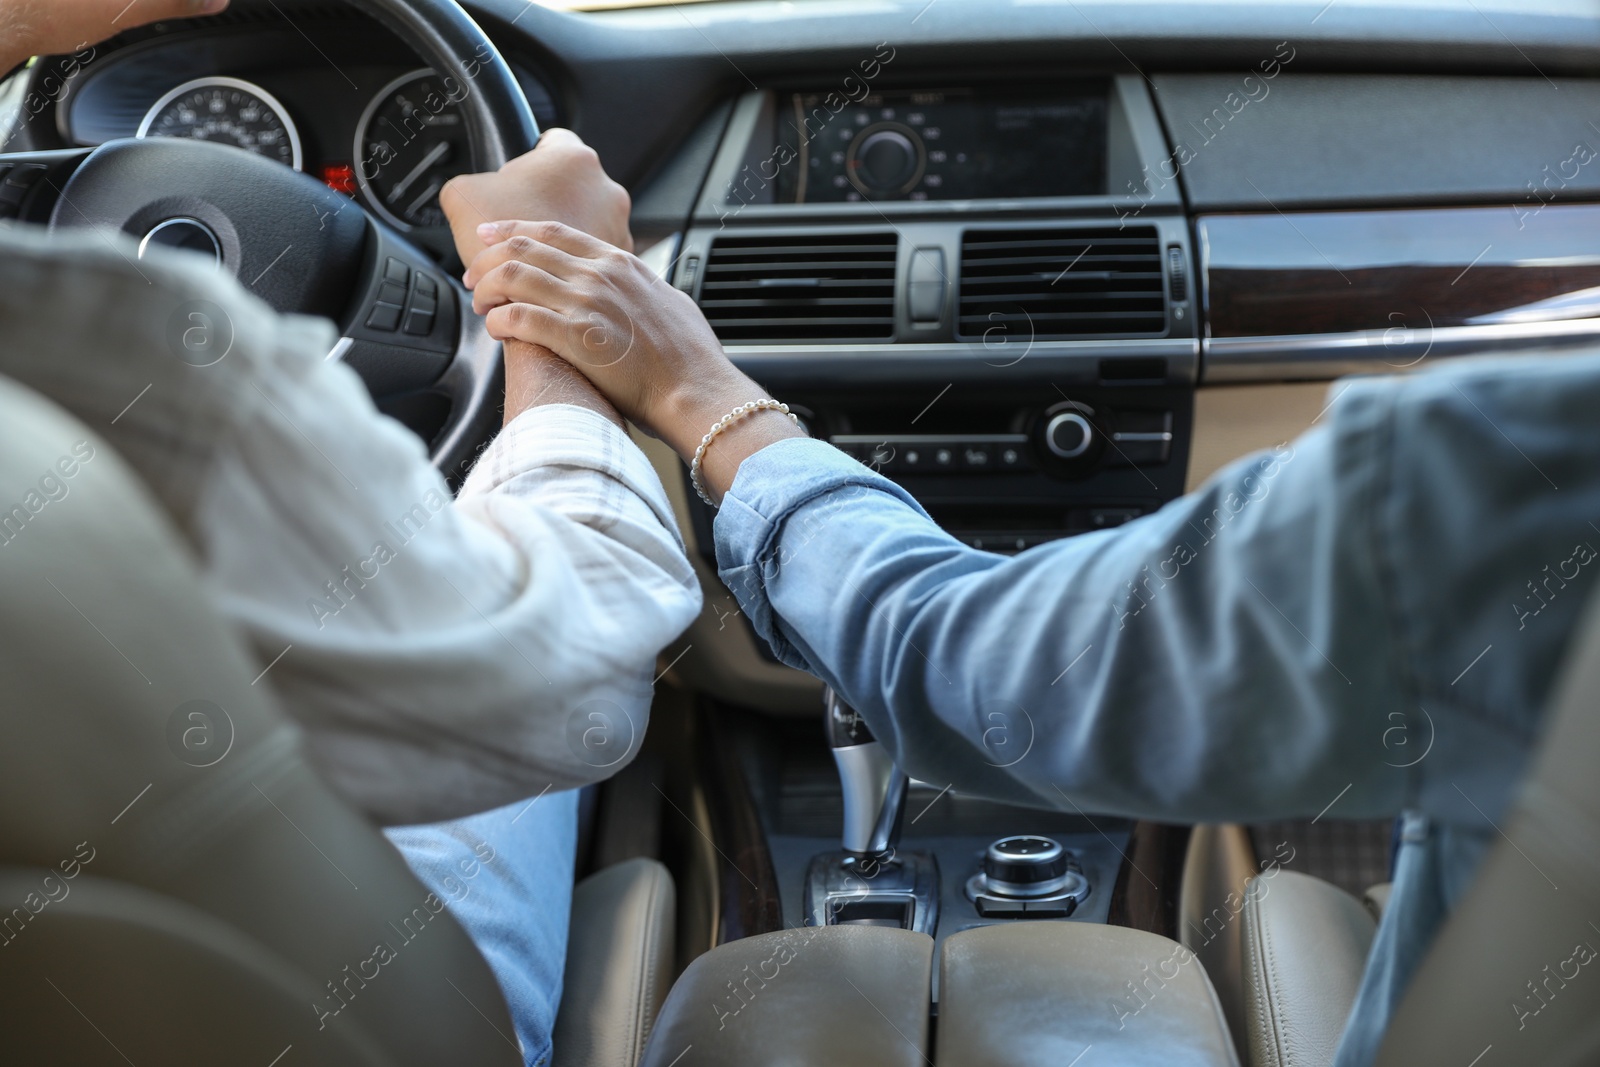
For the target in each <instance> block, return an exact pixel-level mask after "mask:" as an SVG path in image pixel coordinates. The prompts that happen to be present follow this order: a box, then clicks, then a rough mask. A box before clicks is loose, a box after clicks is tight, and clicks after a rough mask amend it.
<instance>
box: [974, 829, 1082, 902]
mask: <svg viewBox="0 0 1600 1067" xmlns="http://www.w3.org/2000/svg"><path fill="white" fill-rule="evenodd" d="M983 876H984V884H985V887H986V888H987V889H988V891H989V892H991V893H1000V894H1003V895H1005V896H1010V897H1048V896H1053V895H1054V894H1057V893H1060V892H1062V891H1063V890H1065V889H1066V888H1067V887H1068V886H1069V885H1070V884H1073V883H1076V882H1080V881H1081V880H1082V875H1079V874H1077V873H1075V872H1074V871H1072V870H1071V869H1070V868H1069V867H1068V864H1067V852H1066V850H1065V849H1063V848H1062V847H1061V845H1060V844H1059V843H1058V842H1055V841H1052V840H1051V839H1050V838H1048V837H1033V836H1031V835H1023V836H1020V837H1002V838H1001V839H1000V840H998V841H996V842H995V843H994V844H992V845H990V846H989V848H988V851H986V852H985V853H984V855H983Z"/></svg>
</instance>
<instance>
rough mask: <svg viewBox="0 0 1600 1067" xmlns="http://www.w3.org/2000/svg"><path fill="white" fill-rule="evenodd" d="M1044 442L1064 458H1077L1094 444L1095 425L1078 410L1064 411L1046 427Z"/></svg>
mask: <svg viewBox="0 0 1600 1067" xmlns="http://www.w3.org/2000/svg"><path fill="white" fill-rule="evenodd" d="M1044 443H1045V447H1046V448H1048V449H1049V450H1050V451H1051V452H1053V453H1055V454H1056V455H1057V456H1059V457H1061V458H1062V459H1077V458H1078V457H1079V456H1082V455H1083V454H1084V453H1086V452H1088V451H1089V447H1090V446H1091V445H1093V444H1094V426H1093V425H1091V424H1090V422H1089V420H1088V419H1086V418H1084V417H1083V415H1081V414H1079V413H1078V412H1076V411H1063V412H1062V413H1061V414H1059V415H1057V416H1055V417H1054V418H1052V419H1051V420H1050V423H1049V425H1047V426H1046V427H1045V431H1044Z"/></svg>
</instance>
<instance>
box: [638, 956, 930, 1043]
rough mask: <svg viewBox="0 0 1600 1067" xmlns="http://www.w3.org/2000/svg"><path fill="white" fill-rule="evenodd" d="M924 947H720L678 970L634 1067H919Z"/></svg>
mask: <svg viewBox="0 0 1600 1067" xmlns="http://www.w3.org/2000/svg"><path fill="white" fill-rule="evenodd" d="M932 976H933V939H932V938H930V937H928V936H927V935H926V934H917V933H912V932H910V931H907V930H895V929H891V928H888V927H871V926H823V927H802V928H800V929H797V930H781V931H779V932H777V933H771V934H760V935H757V936H755V937H747V938H744V939H743V940H740V941H730V942H728V943H727V944H724V945H719V946H718V947H717V948H714V949H712V950H711V951H710V952H707V953H705V954H704V955H702V956H700V957H699V958H697V959H696V960H695V961H694V962H693V963H691V964H689V966H688V968H687V969H686V970H685V971H684V972H683V975H682V977H680V978H679V979H678V982H677V984H676V985H674V986H673V987H672V992H671V993H670V994H669V995H668V996H667V1002H666V1003H665V1004H663V1005H662V1007H661V1014H660V1016H659V1017H658V1018H657V1020H656V1027H655V1032H654V1033H653V1034H652V1035H651V1036H650V1043H649V1045H648V1046H647V1047H646V1048H645V1052H644V1059H643V1061H642V1063H641V1067H671V1065H672V1064H675V1063H677V1062H678V1060H679V1059H680V1058H681V1057H683V1055H684V1053H686V1052H687V1051H688V1050H689V1049H690V1048H693V1049H694V1054H693V1056H691V1057H689V1058H688V1059H685V1060H684V1061H683V1065H681V1067H687V1065H688V1064H691V1063H692V1064H693V1065H694V1067H752V1065H756V1064H768V1063H785V1064H791V1063H792V1064H827V1065H828V1067H924V1065H925V1064H926V1063H927V1062H928V1052H929V1041H928V989H929V981H930V979H931V978H932Z"/></svg>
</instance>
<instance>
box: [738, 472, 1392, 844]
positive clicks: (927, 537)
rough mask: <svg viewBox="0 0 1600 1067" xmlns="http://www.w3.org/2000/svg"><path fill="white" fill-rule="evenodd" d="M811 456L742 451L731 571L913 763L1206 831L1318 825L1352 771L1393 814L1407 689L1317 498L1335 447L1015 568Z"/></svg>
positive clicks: (796, 648) (769, 623) (769, 620)
mask: <svg viewBox="0 0 1600 1067" xmlns="http://www.w3.org/2000/svg"><path fill="white" fill-rule="evenodd" d="M822 447H823V446H820V445H814V446H805V448H810V449H813V450H814V449H820V448H822ZM801 452H802V449H797V448H796V447H795V446H793V445H785V446H778V447H777V448H774V449H771V450H769V451H768V452H764V453H760V454H758V455H757V456H755V457H754V458H753V459H751V460H749V461H747V462H746V464H745V469H744V470H743V471H742V472H741V474H740V476H739V480H738V482H736V484H735V487H734V489H733V492H732V493H731V494H730V495H729V497H728V498H727V499H726V500H725V501H724V503H723V510H722V513H721V515H720V516H719V518H718V544H719V553H720V554H721V555H720V559H721V562H722V564H723V566H724V578H725V580H726V581H728V582H729V584H730V587H731V588H732V589H733V590H734V591H735V593H736V594H737V595H738V596H739V597H740V599H741V602H742V603H743V604H744V605H745V606H746V608H747V610H749V611H751V612H752V616H753V618H754V620H755V621H756V624H757V627H758V629H763V630H764V631H766V632H771V633H775V634H776V635H777V636H778V637H779V639H780V640H779V642H778V643H779V645H780V648H782V647H784V646H787V648H786V651H787V652H788V653H789V655H788V657H787V658H789V659H790V661H791V662H794V663H796V664H797V665H803V666H806V667H808V668H809V669H811V670H813V671H814V672H816V673H817V674H819V675H820V676H822V677H823V678H824V679H825V680H827V681H828V682H830V683H831V684H833V685H834V686H835V687H836V688H838V689H839V690H840V692H841V693H842V694H843V695H844V696H845V697H846V699H848V700H849V701H850V702H851V703H852V704H854V705H855V706H857V707H858V708H859V709H860V710H861V711H862V713H863V714H864V715H865V716H866V717H867V718H868V720H869V722H871V723H872V725H873V728H874V730H875V731H877V732H878V733H879V736H880V737H881V738H883V739H884V740H885V742H886V743H887V744H888V745H889V746H890V747H891V749H892V750H894V751H895V752H896V754H897V756H898V758H899V759H900V761H901V763H902V765H903V766H904V767H905V768H906V769H907V771H908V772H909V773H911V774H913V775H915V776H917V777H919V778H924V779H926V780H929V781H937V782H939V783H941V784H942V783H944V782H951V781H954V782H958V783H960V784H961V785H962V787H963V788H967V789H974V790H977V791H980V792H984V793H987V794H990V795H994V796H998V797H1003V798H1007V799H1013V800H1019V801H1023V802H1031V803H1039V802H1045V803H1051V804H1054V805H1057V806H1062V807H1068V806H1070V805H1072V804H1076V805H1079V806H1081V807H1083V808H1084V809H1085V810H1097V811H1110V812H1121V813H1126V814H1130V815H1140V816H1144V817H1155V818H1163V817H1164V818H1184V819H1188V820H1191V821H1192V820H1194V819H1198V818H1240V817H1246V816H1248V815H1252V814H1256V813H1260V812H1262V811H1265V810H1267V809H1268V808H1274V809H1275V810H1278V811H1280V813H1281V812H1282V811H1284V810H1288V809H1289V808H1309V810H1308V811H1307V814H1313V815H1314V814H1316V812H1317V810H1318V809H1320V808H1321V807H1322V805H1324V804H1326V803H1327V801H1328V800H1329V799H1331V798H1332V797H1333V796H1334V795H1335V794H1336V793H1338V792H1339V791H1340V790H1341V788H1343V787H1344V786H1345V785H1347V784H1350V771H1351V769H1352V768H1357V769H1359V770H1360V771H1361V772H1362V775H1361V776H1360V780H1359V782H1358V783H1357V788H1354V789H1352V791H1351V792H1350V794H1349V795H1348V796H1347V797H1346V800H1345V801H1344V802H1342V803H1345V804H1346V809H1345V810H1346V812H1347V813H1349V812H1359V811H1361V810H1363V808H1364V807H1365V808H1366V810H1367V811H1368V812H1369V813H1384V812H1386V811H1389V810H1393V809H1395V808H1396V807H1397V805H1398V804H1399V798H1400V795H1401V791H1402V789H1403V787H1404V785H1405V782H1404V776H1403V774H1401V773H1399V772H1396V771H1394V770H1392V769H1389V768H1386V767H1385V766H1384V765H1383V764H1382V762H1381V760H1380V759H1379V758H1377V757H1379V756H1381V755H1382V749H1381V747H1380V737H1381V735H1382V732H1383V730H1384V728H1385V725H1386V723H1385V719H1384V716H1385V714H1386V713H1387V712H1389V711H1390V710H1394V708H1395V707H1396V704H1395V702H1396V701H1397V700H1398V699H1399V696H1398V689H1399V687H1398V686H1397V685H1395V684H1394V675H1393V673H1392V664H1391V663H1390V661H1389V660H1387V659H1386V658H1384V657H1377V656H1373V655H1372V654H1371V643H1374V642H1375V643H1378V644H1380V645H1381V642H1382V641H1383V635H1382V633H1381V622H1380V620H1381V619H1382V616H1383V612H1382V611H1380V610H1378V608H1377V607H1376V603H1375V598H1376V592H1375V590H1376V589H1377V586H1378V581H1377V578H1376V576H1375V575H1374V574H1373V573H1372V572H1371V568H1370V567H1369V566H1367V565H1366V564H1365V563H1364V562H1363V561H1362V558H1361V555H1360V553H1359V552H1356V551H1354V550H1353V549H1352V543H1353V542H1352V541H1350V540H1349V539H1347V538H1343V537H1341V536H1340V532H1339V531H1338V530H1337V529H1336V528H1335V527H1334V526H1333V525H1330V523H1331V522H1332V513H1333V511H1334V510H1335V509H1336V507H1337V505H1336V504H1335V503H1334V502H1333V501H1332V500H1330V501H1328V502H1327V503H1326V504H1321V503H1319V502H1318V496H1317V494H1318V493H1321V492H1323V491H1324V488H1325V487H1326V486H1328V485H1330V484H1333V482H1334V481H1335V480H1336V479H1335V473H1336V472H1335V470H1334V467H1335V463H1334V458H1333V456H1332V455H1331V454H1330V453H1328V452H1326V451H1320V450H1318V449H1316V448H1312V449H1311V451H1310V453H1309V454H1299V455H1296V456H1295V458H1294V459H1293V461H1292V462H1284V461H1283V460H1281V459H1279V460H1276V461H1274V462H1275V463H1276V467H1275V468H1274V469H1273V470H1272V473H1273V476H1274V477H1273V478H1271V479H1267V478H1265V477H1264V474H1263V472H1262V471H1260V470H1252V469H1250V468H1234V469H1232V470H1231V471H1230V472H1229V473H1228V474H1227V476H1226V477H1225V478H1223V479H1222V480H1219V481H1218V482H1217V483H1215V484H1213V486H1211V487H1210V488H1209V489H1208V490H1207V491H1206V492H1205V493H1203V494H1199V495H1196V496H1193V497H1189V498H1185V499H1184V500H1182V501H1179V502H1176V503H1174V504H1173V505H1169V507H1168V508H1166V509H1164V510H1163V511H1162V512H1161V513H1159V514H1158V515H1155V516H1151V517H1149V518H1146V519H1144V520H1142V521H1140V522H1138V523H1135V524H1132V525H1130V526H1128V527H1125V528H1123V529H1120V530H1116V531H1108V532H1105V533H1101V534H1090V535H1085V536H1082V537H1079V538H1074V539H1071V540H1068V541H1063V542H1059V543H1056V544H1054V545H1051V546H1046V547H1044V548H1040V549H1035V550H1034V551H1031V552H1028V553H1026V554H1024V555H1022V556H1019V557H1015V558H1009V559H1008V558H1003V557H999V556H995V555H991V554H987V553H981V552H976V551H973V550H971V549H968V548H965V547H964V546H962V545H960V544H959V543H958V542H956V541H954V540H953V539H951V538H949V537H947V536H946V535H944V534H942V533H941V532H939V531H938V530H937V528H936V527H934V526H933V524H932V523H931V522H929V521H928V520H927V519H926V518H925V517H924V516H922V515H921V514H920V512H919V510H917V509H915V508H914V506H912V505H911V504H909V503H907V502H906V501H905V499H904V498H903V497H900V496H897V495H896V494H895V493H894V491H893V490H892V488H891V487H889V486H888V484H887V483H884V482H882V481H879V480H876V479H871V480H869V479H867V478H857V479H855V481H856V483H857V484H854V485H849V484H843V485H841V484H838V482H837V480H835V481H834V483H833V484H831V485H829V484H827V482H826V480H825V479H824V480H823V481H822V482H819V483H818V485H817V486H816V487H815V488H816V493H815V495H811V496H809V498H808V493H810V492H811V489H810V487H808V486H807V485H806V478H807V474H806V471H807V463H806V461H805V459H804V458H803V457H802V455H801ZM866 473H867V472H865V471H864V470H863V471H862V475H866ZM780 485H791V486H797V488H795V489H794V490H792V491H789V490H785V491H782V492H781V493H775V491H774V490H773V489H772V488H771V487H776V486H780ZM758 486H767V487H769V489H768V490H767V491H766V492H765V493H764V492H763V491H762V490H761V489H760V488H758ZM1268 492H1270V493H1272V494H1276V495H1278V496H1280V497H1281V499H1278V500H1274V502H1273V505H1272V506H1271V507H1268V506H1266V505H1265V504H1264V503H1263V502H1262V499H1261V498H1262V497H1263V496H1264V495H1266V493H1268ZM1328 495H1330V496H1331V494H1328ZM780 496H781V497H782V499H783V500H784V501H785V502H786V503H784V504H783V505H781V509H780V512H779V514H778V515H775V516H771V517H770V518H769V515H770V514H771V512H772V510H773V509H772V503H771V502H772V501H775V500H777V499H778V498H779V497H780ZM750 501H754V503H753V505H752V504H751V503H750ZM1240 501H1243V502H1245V503H1244V505H1243V506H1242V507H1240V508H1239V509H1238V510H1237V511H1235V510H1233V508H1234V506H1235V505H1236V504H1238V503H1239V502H1240ZM791 504H792V505H793V506H790V505H791ZM762 512H767V513H768V514H762ZM1285 515H1292V516H1293V519H1292V521H1286V520H1285V518H1284V516H1285ZM774 518H775V519H777V520H778V521H776V522H774V521H772V519H774ZM1285 575H1291V576H1293V577H1294V579H1295V581H1293V582H1286V581H1284V580H1283V577H1284V576H1285ZM1274 579H1276V580H1274ZM1330 588H1334V589H1337V591H1338V592H1337V596H1334V595H1314V592H1313V591H1320V592H1321V593H1323V594H1326V593H1327V592H1328V590H1329V589H1330ZM1263 591H1265V592H1263ZM1269 596H1270V597H1271V600H1270V601H1269V600H1268V597H1269ZM1340 614H1342V615H1345V616H1349V617H1354V618H1359V619H1361V620H1362V621H1363V625H1362V626H1359V627H1351V626H1349V625H1348V624H1346V625H1343V626H1341V625H1339V624H1338V619H1337V618H1336V617H1335V616H1336V615H1340ZM1302 634H1304V635H1309V639H1308V638H1307V637H1306V636H1302ZM1313 643H1315V647H1313ZM1319 648H1320V649H1322V650H1323V651H1325V652H1327V658H1324V657H1323V656H1322V655H1321V654H1320V653H1319V652H1318V649H1319ZM1335 663H1336V664H1337V665H1338V666H1337V667H1335V666H1334V665H1333V664H1335ZM1358 753H1359V755H1358ZM1336 778H1337V779H1338V781H1337V782H1335V781H1334V779H1336ZM1329 786H1331V788H1328V787H1329ZM1324 794H1325V795H1324Z"/></svg>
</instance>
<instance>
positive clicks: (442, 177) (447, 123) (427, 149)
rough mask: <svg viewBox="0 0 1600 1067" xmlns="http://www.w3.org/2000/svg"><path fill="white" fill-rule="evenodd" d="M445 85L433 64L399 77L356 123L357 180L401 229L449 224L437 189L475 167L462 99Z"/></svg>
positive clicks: (381, 212)
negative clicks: (451, 93)
mask: <svg viewBox="0 0 1600 1067" xmlns="http://www.w3.org/2000/svg"><path fill="white" fill-rule="evenodd" d="M444 86H445V79H443V78H440V77H439V76H438V75H437V74H435V73H434V72H433V71H431V70H419V71H414V72H412V73H411V74H407V75H406V76H405V77H403V78H398V79H396V80H395V81H393V82H391V83H390V84H389V85H387V86H385V87H384V88H383V90H382V91H381V92H379V93H378V95H377V97H376V98H375V99H374V100H373V101H372V103H371V104H369V105H367V110H366V113H365V114H363V115H362V116H361V123H360V125H359V126H357V127H356V146H355V155H356V181H357V182H358V183H360V186H361V192H362V194H363V195H364V196H365V197H366V199H367V203H368V204H369V205H371V207H372V209H373V210H374V211H376V212H377V213H378V214H379V215H381V216H383V218H385V219H386V220H388V221H389V222H391V223H393V224H394V225H396V226H399V227H400V228H402V229H411V228H413V227H431V226H443V225H445V222H446V220H445V217H444V211H443V210H441V209H440V207H439V190H441V189H443V188H444V185H445V182H448V181H449V180H450V179H451V178H454V177H455V176H456V175H458V174H466V173H467V172H469V171H470V170H472V151H471V143H470V142H469V141H468V139H467V124H466V121H465V119H464V118H463V116H462V114H461V108H460V106H459V103H460V102H459V101H458V100H457V99H455V98H454V97H452V96H451V95H450V93H448V92H446V91H445V88H444Z"/></svg>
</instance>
